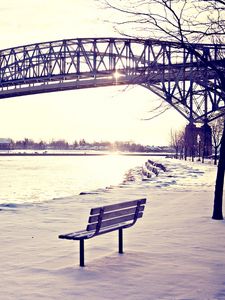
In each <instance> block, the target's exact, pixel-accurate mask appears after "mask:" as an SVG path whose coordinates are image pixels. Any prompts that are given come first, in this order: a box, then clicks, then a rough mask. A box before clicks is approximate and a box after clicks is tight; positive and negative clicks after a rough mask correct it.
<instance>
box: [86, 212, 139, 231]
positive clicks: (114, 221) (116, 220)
mask: <svg viewBox="0 0 225 300" xmlns="http://www.w3.org/2000/svg"><path fill="white" fill-rule="evenodd" d="M142 215H143V212H139V213H138V216H137V218H141V217H142ZM134 216H135V214H131V215H125V216H122V217H118V218H113V219H110V220H106V221H102V223H101V228H104V227H106V226H111V225H114V224H118V223H124V222H127V221H130V220H134ZM97 225H98V223H92V224H89V225H88V226H87V231H89V230H94V229H96V228H97Z"/></svg>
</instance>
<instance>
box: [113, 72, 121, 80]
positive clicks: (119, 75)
mask: <svg viewBox="0 0 225 300" xmlns="http://www.w3.org/2000/svg"><path fill="white" fill-rule="evenodd" d="M113 77H114V78H115V79H116V80H118V79H119V78H120V77H121V74H120V73H119V72H118V70H116V71H115V72H114V74H113Z"/></svg>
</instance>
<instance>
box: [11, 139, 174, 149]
mask: <svg viewBox="0 0 225 300" xmlns="http://www.w3.org/2000/svg"><path fill="white" fill-rule="evenodd" d="M10 149H15V150H17V149H18V150H19V149H34V150H51V149H52V150H105V151H127V152H150V151H161V152H164V151H165V152H170V151H171V147H167V146H144V145H141V144H136V143H133V142H121V141H116V142H113V143H111V142H107V141H102V142H92V143H90V142H87V141H85V140H84V139H81V140H80V141H74V143H72V144H70V143H68V142H67V141H65V140H63V139H60V140H52V141H51V142H45V141H40V142H35V141H33V140H32V139H28V138H25V139H23V140H19V141H13V140H12V142H11V145H10Z"/></svg>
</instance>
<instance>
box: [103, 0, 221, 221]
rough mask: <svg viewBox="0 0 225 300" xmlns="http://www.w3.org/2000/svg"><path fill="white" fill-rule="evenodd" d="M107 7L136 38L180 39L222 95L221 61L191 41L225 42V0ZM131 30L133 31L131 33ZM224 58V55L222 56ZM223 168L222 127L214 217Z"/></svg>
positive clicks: (115, 1) (116, 0)
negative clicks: (214, 79) (209, 57)
mask: <svg viewBox="0 0 225 300" xmlns="http://www.w3.org/2000/svg"><path fill="white" fill-rule="evenodd" d="M103 1H104V3H105V4H106V7H108V8H111V9H114V10H116V11H117V13H118V14H119V16H118V20H117V21H115V24H116V28H117V31H118V32H119V33H121V34H123V35H126V36H129V37H135V38H146V39H148V38H155V39H158V40H160V39H161V40H162V39H163V40H170V41H174V42H179V43H180V45H181V46H182V47H183V48H186V49H188V50H189V51H192V53H193V54H194V55H195V56H196V57H198V59H199V60H200V61H201V62H202V63H203V64H204V65H205V66H206V67H207V68H208V69H211V70H213V71H214V72H215V74H216V75H217V78H218V84H217V87H216V90H217V92H218V93H220V95H221V96H222V97H223V98H224V97H225V96H224V95H225V72H224V65H223V66H222V67H221V65H218V64H217V62H216V61H215V62H213V61H210V62H209V61H208V60H207V58H206V57H205V55H204V54H203V53H201V52H199V51H197V50H196V49H195V48H194V47H193V46H192V45H193V44H192V43H193V42H195V43H198V42H207V43H224V42H225V1H224V0H199V1H196V0H189V1H187V0H127V1H120V0H103ZM131 33H132V34H131ZM223 59H224V58H223ZM224 171H225V129H224V131H223V135H222V139H221V148H220V158H219V163H218V171H217V180H216V185H215V196H214V210H213V216H212V218H213V219H217V220H221V219H223V213H222V202H223V201H222V199H223V184H224Z"/></svg>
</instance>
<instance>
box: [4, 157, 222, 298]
mask: <svg viewBox="0 0 225 300" xmlns="http://www.w3.org/2000/svg"><path fill="white" fill-rule="evenodd" d="M160 162H161V161H160ZM163 164H164V165H165V166H166V169H167V170H168V171H167V172H160V174H159V176H158V177H154V178H151V179H149V181H146V180H145V181H142V180H141V179H140V178H141V177H140V172H139V171H140V170H134V173H133V174H134V176H135V178H136V180H135V181H133V180H132V182H130V183H126V184H125V183H123V184H121V185H120V186H119V187H109V188H107V189H105V190H104V191H99V193H98V194H86V195H78V196H75V197H67V198H63V199H55V200H54V201H49V202H47V203H42V204H34V205H30V206H25V207H10V206H9V207H7V208H4V207H2V208H1V209H2V210H1V211H0V225H1V248H0V257H1V273H0V274H1V280H0V290H1V296H0V299H4V300H14V299H17V300H26V299H27V300H28V299H29V300H34V299H60V300H61V299H67V300H70V299H71V300H72V299H82V300H83V299H88V298H91V299H92V300H95V299H96V300H97V299H98V300H99V299H115V298H117V299H129V300H130V299H132V300H133V299H135V300H136V299H154V300H155V299H210V300H211V299H218V300H222V299H225V256H224V249H225V239H224V231H225V222H224V221H214V220H212V219H211V214H212V205H213V191H214V180H215V173H216V168H215V167H214V166H212V165H207V164H206V165H203V164H200V163H191V162H183V161H176V160H165V161H164V162H163ZM140 197H147V205H146V210H145V212H144V217H143V219H141V220H139V221H138V222H137V224H136V225H135V226H134V227H131V228H130V229H127V230H125V231H124V251H125V254H123V255H119V254H118V253H117V232H112V233H110V234H107V235H102V236H99V237H96V238H94V239H90V240H88V241H86V243H85V262H86V264H87V266H86V267H85V268H80V267H79V261H78V260H79V257H78V256H79V243H78V242H77V241H65V240H59V239H58V234H61V233H65V232H69V231H73V230H74V231H75V230H78V229H83V228H84V227H85V225H86V221H87V217H88V214H89V210H90V208H91V207H94V206H99V205H102V204H109V203H115V202H120V201H122V200H132V199H137V198H140Z"/></svg>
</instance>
